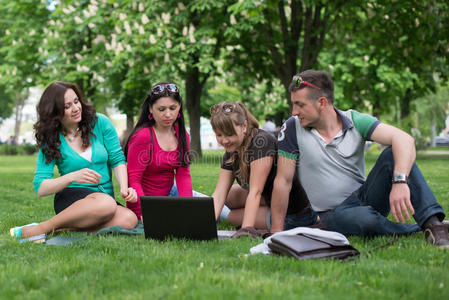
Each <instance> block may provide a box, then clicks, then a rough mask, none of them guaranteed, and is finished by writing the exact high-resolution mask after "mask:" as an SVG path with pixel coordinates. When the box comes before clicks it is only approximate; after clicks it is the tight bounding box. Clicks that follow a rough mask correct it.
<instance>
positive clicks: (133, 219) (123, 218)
mask: <svg viewBox="0 0 449 300" xmlns="http://www.w3.org/2000/svg"><path fill="white" fill-rule="evenodd" d="M115 225H118V226H121V227H123V228H125V229H133V228H134V227H136V225H137V216H136V215H135V214H134V213H133V212H132V211H131V210H129V209H127V208H126V207H123V206H120V205H117V210H116V211H115V214H114V216H113V217H112V219H110V220H109V221H107V222H106V223H103V224H101V225H100V226H98V227H97V228H93V229H92V232H97V231H98V230H100V229H102V228H106V227H111V226H115Z"/></svg>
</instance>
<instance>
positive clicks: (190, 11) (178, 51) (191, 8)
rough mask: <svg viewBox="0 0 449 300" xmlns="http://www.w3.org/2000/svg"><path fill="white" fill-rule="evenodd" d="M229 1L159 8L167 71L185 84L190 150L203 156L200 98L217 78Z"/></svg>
mask: <svg viewBox="0 0 449 300" xmlns="http://www.w3.org/2000/svg"><path fill="white" fill-rule="evenodd" d="M229 3H230V1H227V0H221V1H216V0H207V1H204V0H195V1H165V2H164V3H161V4H160V7H159V11H160V16H161V18H162V19H163V20H164V27H163V28H162V39H163V40H164V44H162V45H164V48H163V49H161V51H162V53H165V55H164V63H165V64H166V68H168V69H169V70H171V71H172V72H173V73H176V74H179V77H180V78H183V79H184V82H185V98H186V107H187V112H188V114H189V121H190V135H191V144H190V145H191V150H192V155H193V156H194V157H198V156H201V137H200V117H201V96H202V94H203V89H204V87H205V85H206V82H207V80H208V79H209V78H211V77H212V76H213V75H215V74H216V72H217V69H218V64H217V61H218V60H219V58H220V54H221V51H222V49H223V48H224V46H225V45H226V41H225V36H224V32H225V30H226V28H227V27H228V26H229V15H228V6H229Z"/></svg>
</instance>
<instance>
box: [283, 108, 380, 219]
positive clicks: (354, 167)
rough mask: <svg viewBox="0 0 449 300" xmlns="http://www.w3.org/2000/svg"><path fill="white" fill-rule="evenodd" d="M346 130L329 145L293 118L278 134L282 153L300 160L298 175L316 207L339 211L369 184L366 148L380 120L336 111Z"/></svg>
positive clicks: (315, 131)
mask: <svg viewBox="0 0 449 300" xmlns="http://www.w3.org/2000/svg"><path fill="white" fill-rule="evenodd" d="M335 110H336V112H337V113H338V114H339V116H340V118H341V120H342V130H341V131H340V132H339V133H338V134H337V135H336V136H335V137H334V139H333V140H332V141H331V142H329V143H328V142H326V141H325V140H324V138H322V137H321V136H320V134H319V133H318V131H317V130H315V129H314V128H303V127H301V124H300V122H299V119H298V117H296V116H294V117H291V118H289V119H288V120H287V121H286V122H285V123H284V124H283V125H282V128H281V130H280V131H279V135H278V154H279V155H280V156H284V157H287V158H290V159H295V160H299V162H298V174H299V178H300V180H301V184H302V185H303V187H304V189H305V191H306V193H307V196H308V197H309V200H310V203H311V205H312V208H313V209H314V210H315V211H317V212H321V211H326V210H330V209H333V208H335V207H336V206H338V205H339V204H340V203H342V202H343V201H344V200H345V199H346V198H348V197H349V195H351V194H352V193H353V192H354V191H355V190H357V189H358V188H359V187H360V186H361V185H362V183H363V182H365V157H364V145H365V141H366V140H370V138H371V134H372V133H373V131H374V129H375V128H376V127H377V126H378V125H379V124H380V121H379V120H377V119H376V118H374V117H373V116H370V115H367V114H362V113H359V112H357V111H355V110H348V111H340V110H338V109H335Z"/></svg>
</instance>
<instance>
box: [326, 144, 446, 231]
mask: <svg viewBox="0 0 449 300" xmlns="http://www.w3.org/2000/svg"><path fill="white" fill-rule="evenodd" d="M393 169H394V159H393V151H392V149H391V147H389V148H387V149H385V150H384V151H383V152H382V154H381V155H380V156H379V158H378V160H377V162H376V164H375V166H374V167H373V169H372V170H371V172H370V174H369V175H368V178H367V179H366V182H365V183H364V184H363V185H362V186H361V187H360V188H359V189H358V190H357V191H355V192H354V193H353V194H352V195H351V196H349V197H348V198H347V199H346V200H345V201H343V203H341V204H340V205H339V206H337V207H336V208H334V209H333V210H330V211H327V212H322V213H320V214H319V215H320V219H321V220H322V221H323V223H324V225H325V226H326V228H327V229H329V230H333V231H337V232H340V233H342V234H344V235H358V236H376V235H391V234H407V233H412V232H416V231H419V230H420V228H421V227H422V226H423V224H424V222H425V221H426V220H427V219H428V218H429V217H431V216H433V215H436V216H437V217H438V218H439V219H440V221H441V220H443V219H444V217H445V215H444V211H443V208H442V207H441V205H440V204H438V202H437V200H436V199H435V196H434V195H433V193H432V191H431V190H430V188H429V186H428V185H427V183H426V181H425V180H424V177H423V175H422V174H421V171H420V170H419V168H418V166H417V165H416V164H413V167H412V170H411V171H410V175H409V187H410V193H411V202H412V205H413V208H414V209H415V214H414V215H413V217H414V218H415V220H416V223H417V224H402V223H395V222H391V221H389V220H388V219H387V218H386V217H387V216H388V214H389V213H390V200H389V197H390V191H391V185H392V183H391V181H392V176H393Z"/></svg>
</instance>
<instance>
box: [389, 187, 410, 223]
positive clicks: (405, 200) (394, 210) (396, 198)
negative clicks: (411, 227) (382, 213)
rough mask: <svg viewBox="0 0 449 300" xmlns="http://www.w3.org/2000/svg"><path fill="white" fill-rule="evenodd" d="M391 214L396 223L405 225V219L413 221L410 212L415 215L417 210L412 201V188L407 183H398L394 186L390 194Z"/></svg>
mask: <svg viewBox="0 0 449 300" xmlns="http://www.w3.org/2000/svg"><path fill="white" fill-rule="evenodd" d="M390 209H391V214H392V215H393V218H394V220H395V221H396V222H401V223H405V218H404V216H405V217H406V219H407V220H411V217H410V214H409V211H410V213H411V214H412V215H414V214H415V209H414V208H413V205H412V203H411V201H410V188H409V187H408V185H407V184H405V183H396V184H393V185H392V188H391V192H390Z"/></svg>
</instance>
